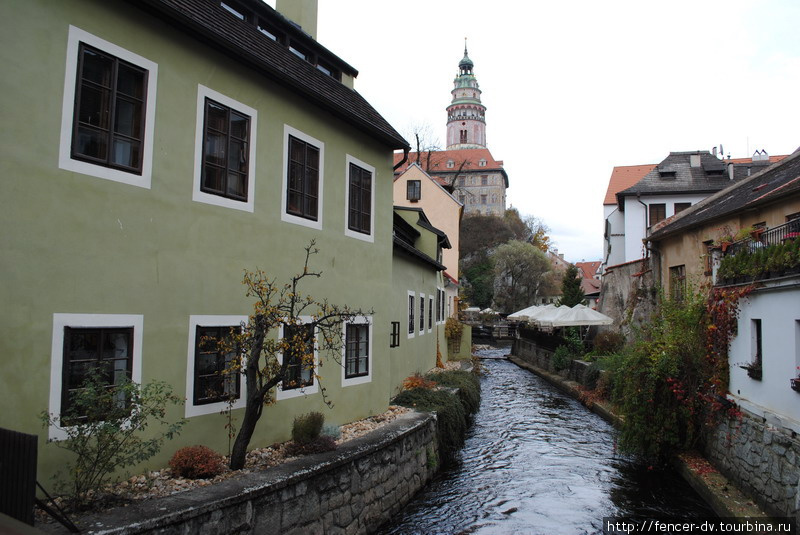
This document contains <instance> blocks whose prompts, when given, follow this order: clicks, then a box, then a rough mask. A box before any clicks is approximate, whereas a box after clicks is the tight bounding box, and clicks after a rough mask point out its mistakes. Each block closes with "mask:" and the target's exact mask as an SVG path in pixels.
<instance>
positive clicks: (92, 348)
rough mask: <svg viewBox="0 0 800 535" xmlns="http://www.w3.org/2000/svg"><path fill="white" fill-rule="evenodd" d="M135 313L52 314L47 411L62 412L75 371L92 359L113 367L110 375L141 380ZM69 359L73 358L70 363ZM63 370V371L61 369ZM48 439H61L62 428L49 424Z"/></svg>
mask: <svg viewBox="0 0 800 535" xmlns="http://www.w3.org/2000/svg"><path fill="white" fill-rule="evenodd" d="M143 327H144V317H143V316H141V315H138V314H53V338H52V345H51V349H50V401H49V405H48V410H49V412H50V414H52V415H55V416H58V415H60V414H61V412H62V408H63V407H62V402H63V401H64V400H65V399H66V398H67V393H68V391H69V389H70V388H75V387H77V386H79V385H78V384H77V383H78V381H77V380H76V374H77V375H80V372H81V371H82V370H85V369H86V362H87V361H89V360H94V361H96V362H97V365H100V364H103V365H105V366H109V367H110V368H111V369H113V370H114V373H113V376H114V378H115V380H116V379H117V378H119V379H122V378H123V377H125V376H126V377H128V378H129V379H130V380H131V381H133V382H134V383H141V382H142V329H143ZM72 361H76V362H75V365H74V372H73V371H72V370H73V365H72V364H71V363H72ZM65 372H67V373H65ZM49 437H50V439H51V440H63V439H65V438H67V437H66V433H65V432H64V430H63V429H59V428H57V427H54V426H51V427H50V429H49Z"/></svg>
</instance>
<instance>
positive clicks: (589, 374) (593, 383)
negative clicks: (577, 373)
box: [583, 362, 601, 390]
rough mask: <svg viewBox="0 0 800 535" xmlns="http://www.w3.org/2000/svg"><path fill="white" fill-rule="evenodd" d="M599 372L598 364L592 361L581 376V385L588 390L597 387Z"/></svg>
mask: <svg viewBox="0 0 800 535" xmlns="http://www.w3.org/2000/svg"><path fill="white" fill-rule="evenodd" d="M600 374H601V370H600V366H598V365H597V363H596V362H592V363H591V364H590V365H589V367H588V368H587V369H586V373H585V374H584V376H583V385H584V386H585V387H586V388H588V389H589V390H594V389H595V388H597V381H598V379H600Z"/></svg>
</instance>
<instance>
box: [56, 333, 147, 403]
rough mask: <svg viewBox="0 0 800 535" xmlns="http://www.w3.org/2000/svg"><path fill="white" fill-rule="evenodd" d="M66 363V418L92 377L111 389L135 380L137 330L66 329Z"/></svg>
mask: <svg viewBox="0 0 800 535" xmlns="http://www.w3.org/2000/svg"><path fill="white" fill-rule="evenodd" d="M63 362H64V369H63V372H62V375H61V381H62V384H61V414H62V415H64V414H66V413H67V411H68V410H69V408H70V405H71V400H72V398H73V396H74V395H75V394H76V393H77V392H78V391H79V390H80V389H81V387H82V386H83V385H84V383H85V381H86V380H87V379H88V378H89V377H90V376H92V375H95V376H96V377H97V378H98V379H100V380H101V381H102V382H103V383H104V384H106V385H108V386H109V387H113V386H114V385H120V384H123V383H124V382H125V381H127V380H129V379H130V378H131V372H132V370H133V329H132V328H116V327H114V328H73V327H64V359H63ZM73 416H76V415H73Z"/></svg>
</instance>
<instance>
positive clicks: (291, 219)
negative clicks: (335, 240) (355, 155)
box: [281, 124, 346, 230]
mask: <svg viewBox="0 0 800 535" xmlns="http://www.w3.org/2000/svg"><path fill="white" fill-rule="evenodd" d="M289 136H292V137H296V138H297V139H299V140H300V141H304V142H305V143H309V144H311V145H314V146H315V147H317V148H318V149H319V183H318V184H317V191H318V193H319V196H318V200H317V220H316V221H313V220H311V219H306V218H305V217H300V216H296V215H293V214H289V213H287V212H286V195H287V193H288V191H289ZM345 176H346V175H345ZM324 183H325V143H323V142H322V141H320V140H318V139H316V138H313V137H311V136H309V135H308V134H305V133H303V132H301V131H300V130H297V129H296V128H292V127H291V126H289V125H288V124H284V125H283V184H282V187H281V221H285V222H287V223H294V224H295V225H302V226H304V227H309V228H313V229H317V230H322V215H323V209H322V208H323V206H324V203H323V193H324V191H325V188H324V187H323V186H324Z"/></svg>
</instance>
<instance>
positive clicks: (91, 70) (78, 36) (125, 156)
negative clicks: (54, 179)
mask: <svg viewBox="0 0 800 535" xmlns="http://www.w3.org/2000/svg"><path fill="white" fill-rule="evenodd" d="M157 80H158V65H157V64H156V63H154V62H152V61H150V60H148V59H145V58H143V57H141V56H139V55H137V54H134V53H133V52H130V51H129V50H125V49H124V48H121V47H119V46H117V45H114V44H112V43H109V42H108V41H106V40H104V39H101V38H99V37H97V36H94V35H92V34H90V33H88V32H85V31H83V30H81V29H79V28H76V27H75V26H70V27H69V35H68V38H67V61H66V75H65V77H64V99H63V102H62V108H61V139H60V144H59V155H58V166H59V167H60V168H61V169H64V170H66V171H72V172H75V173H81V174H84V175H89V176H94V177H97V178H103V179H106V180H112V181H114V182H121V183H123V184H128V185H131V186H139V187H142V188H148V189H149V188H150V182H151V179H152V168H153V132H154V125H155V111H156V87H157ZM104 102H113V103H114V104H113V106H112V105H111V104H105V105H104V104H103V103H104Z"/></svg>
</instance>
